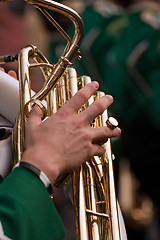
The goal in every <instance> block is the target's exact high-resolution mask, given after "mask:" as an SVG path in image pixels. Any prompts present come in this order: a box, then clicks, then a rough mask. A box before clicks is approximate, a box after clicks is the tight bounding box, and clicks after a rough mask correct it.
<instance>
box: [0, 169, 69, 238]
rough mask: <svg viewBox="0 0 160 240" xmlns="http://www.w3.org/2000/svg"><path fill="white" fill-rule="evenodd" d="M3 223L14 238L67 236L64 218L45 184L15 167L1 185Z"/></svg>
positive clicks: (6, 231) (0, 204)
mask: <svg viewBox="0 0 160 240" xmlns="http://www.w3.org/2000/svg"><path fill="white" fill-rule="evenodd" d="M0 222H1V224H2V227H3V231H4V235H6V236H7V237H8V238H11V239H14V240H41V239H43V240H44V239H47V240H50V239H52V240H58V239H63V238H64V235H65V231H64V227H63V224H62V222H61V219H60V217H59V215H58V213H57V211H56V209H55V206H54V205H53V203H52V201H51V199H50V197H49V195H48V192H47V190H46V188H45V186H44V185H43V183H42V182H41V181H40V180H39V179H38V177H36V176H35V175H34V174H33V173H31V172H29V171H28V170H26V169H23V168H16V169H14V170H13V171H12V173H11V174H10V175H9V176H8V177H7V178H6V179H5V180H4V181H3V182H2V183H1V185H0Z"/></svg>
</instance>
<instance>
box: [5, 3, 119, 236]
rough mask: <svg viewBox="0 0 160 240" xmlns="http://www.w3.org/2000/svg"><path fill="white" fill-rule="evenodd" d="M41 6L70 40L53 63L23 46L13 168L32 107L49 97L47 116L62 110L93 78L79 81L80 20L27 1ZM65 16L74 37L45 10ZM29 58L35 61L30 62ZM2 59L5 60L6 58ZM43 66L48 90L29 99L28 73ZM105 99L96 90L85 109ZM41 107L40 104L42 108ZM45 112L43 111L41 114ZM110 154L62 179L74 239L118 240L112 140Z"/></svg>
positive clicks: (100, 122)
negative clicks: (69, 192) (75, 64)
mask: <svg viewBox="0 0 160 240" xmlns="http://www.w3.org/2000/svg"><path fill="white" fill-rule="evenodd" d="M26 2H28V3H29V4H32V5H33V6H34V7H36V8H38V9H39V10H40V11H41V12H42V13H43V14H44V15H45V16H46V17H47V19H48V20H49V21H50V22H51V23H52V24H53V25H54V26H56V28H57V29H58V31H60V33H61V34H62V35H63V36H64V37H65V38H66V39H67V45H66V47H65V50H64V53H63V55H62V56H61V57H60V59H59V61H58V62H57V63H56V64H54V65H52V64H50V63H49V62H48V60H47V59H46V58H45V56H44V55H43V54H42V53H41V52H40V51H39V50H38V49H37V47H35V46H32V45H29V46H26V47H24V48H23V49H22V50H21V51H20V53H19V55H18V63H19V86H20V112H19V114H18V116H17V119H16V123H15V127H14V131H13V154H14V164H15V163H17V162H18V161H20V159H21V157H22V153H23V151H24V150H25V144H24V138H25V118H26V116H25V115H26V113H27V115H28V114H29V112H30V110H31V108H32V106H31V105H32V104H29V103H31V102H33V103H35V104H38V105H39V101H42V100H44V99H47V116H50V115H52V114H54V113H55V112H57V111H58V109H59V108H60V107H61V106H63V104H64V103H65V102H66V101H68V100H69V99H70V98H71V97H72V96H73V95H74V94H75V93H76V92H77V91H78V90H79V89H80V88H83V87H84V86H85V85H86V84H87V83H89V82H90V81H91V79H90V77H88V76H82V77H80V78H77V73H76V71H75V69H74V68H71V66H72V61H73V60H75V59H76V58H78V59H80V52H79V47H80V43H81V41H82V37H83V31H84V29H83V22H82V19H81V18H80V16H79V15H78V14H77V13H76V12H75V11H74V10H72V9H71V8H69V7H66V6H64V5H63V4H60V3H57V2H55V1H51V0H26ZM48 9H49V10H52V11H56V12H59V13H60V14H63V15H64V16H66V17H68V18H69V19H70V20H72V22H73V24H74V26H75V33H74V36H73V39H70V37H69V36H68V35H67V33H66V32H65V31H64V30H63V29H62V28H61V26H60V25H59V24H58V23H57V22H56V21H55V20H54V19H53V18H52V17H51V16H50V15H49V13H48V12H47V10H48ZM30 59H32V60H34V62H35V63H30ZM2 60H3V58H2ZM36 67H40V69H41V71H42V73H43V75H44V78H45V84H44V86H43V87H42V88H41V89H40V90H39V92H37V93H36V94H35V95H34V96H32V97H31V79H30V70H31V69H34V68H36ZM103 95H104V93H103V92H97V93H96V94H95V95H94V96H92V97H91V98H90V99H89V101H88V102H87V103H86V104H85V105H84V106H83V107H82V109H81V110H80V111H83V110H84V109H85V108H87V107H88V106H89V105H90V104H92V103H93V102H94V101H95V100H96V99H99V98H100V97H102V96H103ZM40 107H41V108H43V107H42V106H40ZM43 112H45V110H44V111H43ZM107 119H108V113H107V110H105V111H104V113H103V114H102V115H100V116H99V117H97V118H96V119H95V121H94V122H93V123H92V124H91V127H93V128H96V127H101V126H105V125H106V121H107ZM104 147H105V149H106V153H105V154H104V156H102V157H98V156H94V157H93V158H91V159H88V161H87V162H86V163H84V164H83V165H82V166H81V167H80V168H79V169H78V170H76V171H73V173H72V174H66V175H63V176H60V177H59V178H58V179H57V181H56V183H55V185H56V186H58V187H60V186H62V185H63V184H65V183H66V182H67V178H70V177H72V182H73V199H74V209H75V225H76V239H77V240H78V239H79V240H87V239H90V240H120V239H121V238H120V231H119V222H118V213H117V201H116V195H115V187H114V177H113V164H112V151H111V141H110V139H108V140H107V142H106V143H104Z"/></svg>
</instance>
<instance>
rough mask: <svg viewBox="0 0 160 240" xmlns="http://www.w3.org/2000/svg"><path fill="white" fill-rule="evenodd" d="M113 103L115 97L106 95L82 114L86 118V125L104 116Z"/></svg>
mask: <svg viewBox="0 0 160 240" xmlns="http://www.w3.org/2000/svg"><path fill="white" fill-rule="evenodd" d="M112 102H113V97H112V96H110V95H105V96H103V97H101V98H100V99H98V100H96V101H95V102H94V103H92V104H91V105H90V106H89V107H87V108H86V109H85V110H84V111H83V112H81V113H80V114H81V117H82V118H84V121H85V123H87V124H88V123H91V122H92V121H93V120H94V119H95V118H96V117H98V116H99V115H100V114H102V113H103V112H104V111H105V110H106V109H107V108H108V107H109V106H110V105H111V104H112Z"/></svg>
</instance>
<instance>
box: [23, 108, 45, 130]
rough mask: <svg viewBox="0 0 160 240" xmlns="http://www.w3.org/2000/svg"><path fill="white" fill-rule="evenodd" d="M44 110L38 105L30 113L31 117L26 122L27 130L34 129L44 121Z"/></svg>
mask: <svg viewBox="0 0 160 240" xmlns="http://www.w3.org/2000/svg"><path fill="white" fill-rule="evenodd" d="M42 115H43V112H42V110H41V109H40V108H39V107H38V106H37V105H36V106H35V107H34V108H33V109H32V110H31V112H30V113H29V118H28V121H27V123H26V130H27V131H28V130H29V131H32V130H34V129H35V128H36V127H37V126H38V125H40V124H41V123H42V120H41V118H42Z"/></svg>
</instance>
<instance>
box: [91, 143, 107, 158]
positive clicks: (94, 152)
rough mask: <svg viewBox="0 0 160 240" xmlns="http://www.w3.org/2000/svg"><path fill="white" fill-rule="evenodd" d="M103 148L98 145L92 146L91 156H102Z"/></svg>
mask: <svg viewBox="0 0 160 240" xmlns="http://www.w3.org/2000/svg"><path fill="white" fill-rule="evenodd" d="M105 151H106V150H105V148H104V147H102V146H100V145H98V144H93V147H92V156H91V157H93V156H102V155H103V154H104V153H105Z"/></svg>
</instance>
